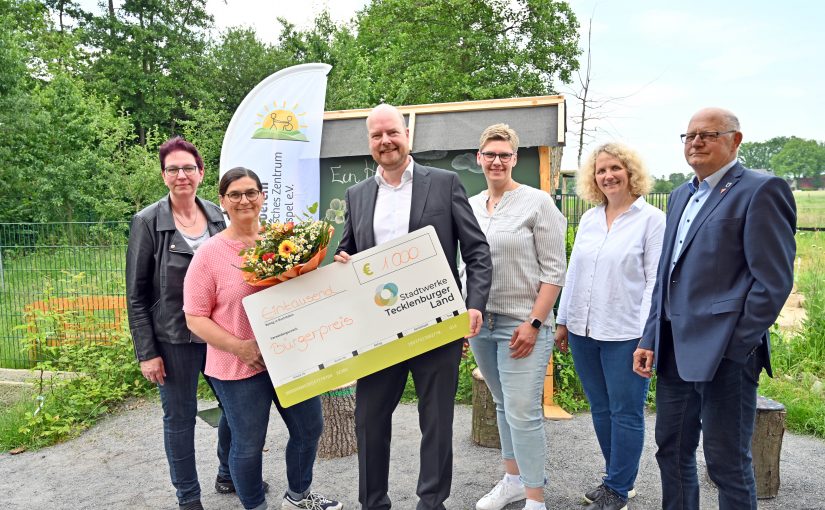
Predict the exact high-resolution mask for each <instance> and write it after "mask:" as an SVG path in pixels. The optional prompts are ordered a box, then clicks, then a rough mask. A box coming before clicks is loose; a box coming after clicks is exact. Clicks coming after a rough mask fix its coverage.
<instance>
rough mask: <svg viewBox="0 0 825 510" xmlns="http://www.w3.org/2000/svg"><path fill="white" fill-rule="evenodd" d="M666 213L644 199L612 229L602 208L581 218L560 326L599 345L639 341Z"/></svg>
mask: <svg viewBox="0 0 825 510" xmlns="http://www.w3.org/2000/svg"><path fill="white" fill-rule="evenodd" d="M664 234H665V213H663V212H662V211H660V210H659V209H657V208H656V207H654V206H652V205H650V204H648V203H647V202H646V201H645V199H644V198H643V197H639V198H637V199H636V201H635V202H633V204H632V205H631V206H630V208H629V209H628V210H627V211H625V212H623V213H622V214H620V215H619V216H617V217H616V218H615V219H614V220H613V224H612V225H611V227H610V229H609V230H608V228H607V218H606V217H605V208H604V206H603V205H600V206H598V207H594V208H593V209H590V210H589V211H587V212H585V213H584V215H582V218H581V223H580V224H579V229H578V232H577V233H576V242H575V244H574V245H573V252H572V254H571V255H570V265H569V267H568V269H567V282H566V284H565V286H564V290H563V291H562V294H561V302H560V303H559V316H558V319H557V320H556V322H557V323H559V324H564V325H566V326H567V329H568V330H569V331H571V332H572V333H574V334H576V335H579V336H588V337H590V338H593V339H595V340H632V339H636V338H640V337H641V336H642V331H643V330H644V325H645V322H646V321H647V316H648V314H649V313H650V299H651V296H652V294H653V286H654V284H655V283H656V270H657V266H658V264H659V255H660V254H661V252H662V239H663V237H664Z"/></svg>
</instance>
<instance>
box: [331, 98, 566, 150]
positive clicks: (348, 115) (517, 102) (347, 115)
mask: <svg viewBox="0 0 825 510" xmlns="http://www.w3.org/2000/svg"><path fill="white" fill-rule="evenodd" d="M549 105H558V106H559V110H560V112H562V113H561V114H560V116H559V121H560V122H559V132H560V134H559V136H560V138H561V142H564V96H532V97H514V98H507V99H483V100H481V101H461V102H454V103H434V104H417V105H407V106H399V107H398V109H399V110H400V111H401V113H403V114H411V113H420V114H427V113H445V112H467V111H475V110H499V109H502V108H529V107H535V106H549ZM370 111H372V108H359V109H355V110H332V111H328V112H324V120H336V119H362V118H366V116H367V115H369V113H370Z"/></svg>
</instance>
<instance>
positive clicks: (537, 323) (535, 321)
mask: <svg viewBox="0 0 825 510" xmlns="http://www.w3.org/2000/svg"><path fill="white" fill-rule="evenodd" d="M541 324H542V322H541V321H540V320H539V319H537V318H535V317H530V325H531V326H533V327H534V328H536V329H541Z"/></svg>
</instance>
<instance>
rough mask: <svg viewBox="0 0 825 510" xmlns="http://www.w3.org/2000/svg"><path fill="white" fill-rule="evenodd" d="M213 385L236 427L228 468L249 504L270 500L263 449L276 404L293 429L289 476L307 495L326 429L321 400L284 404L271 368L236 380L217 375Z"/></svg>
mask: <svg viewBox="0 0 825 510" xmlns="http://www.w3.org/2000/svg"><path fill="white" fill-rule="evenodd" d="M212 384H213V385H214V386H215V390H216V391H217V392H218V396H219V397H220V399H221V402H222V403H223V408H224V412H225V413H226V418H227V420H229V427H230V428H231V429H232V448H231V449H230V452H229V470H230V471H231V473H232V480H233V482H234V483H235V490H236V491H237V493H238V497H239V498H240V500H241V504H243V506H244V508H256V507H258V506H260V505H261V504H263V503H264V502H265V501H266V498H265V497H264V490H263V472H262V462H263V455H262V452H263V448H264V442H265V441H266V428H267V425H268V423H269V410H270V408H271V405H272V403H273V402H274V403H275V407H276V408H277V409H278V412H279V413H280V414H281V418H283V420H284V423H285V424H286V428H287V430H288V431H289V440H287V443H286V478H287V483H288V486H289V490H290V492H292V493H294V494H305V493H306V492H307V491H308V489H309V486H310V484H312V468H313V466H314V465H315V453H316V452H317V451H318V440H319V439H320V437H321V431H322V430H323V428H324V418H323V415H322V414H321V399H320V398H318V397H313V398H311V399H309V400H305V401H303V402H300V403H298V404H295V405H293V406H290V407H286V408H284V407H282V406H281V403H280V402H279V401H278V397H277V396H276V395H275V390H273V388H272V381H271V380H270V379H269V374H268V373H266V372H261V373H260V374H257V375H254V376H252V377H249V378H247V379H240V380H237V381H222V380H220V379H214V378H213V379H212Z"/></svg>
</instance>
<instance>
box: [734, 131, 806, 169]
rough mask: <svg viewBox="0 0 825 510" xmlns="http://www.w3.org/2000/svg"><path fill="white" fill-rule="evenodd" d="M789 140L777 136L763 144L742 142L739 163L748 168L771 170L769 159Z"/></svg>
mask: <svg viewBox="0 0 825 510" xmlns="http://www.w3.org/2000/svg"><path fill="white" fill-rule="evenodd" d="M791 138H793V137H791ZM791 138H788V137H787V136H777V137H774V138H771V139H770V140H767V141H765V142H742V144H741V145H740V146H739V161H741V162H742V164H743V165H745V166H746V167H748V168H759V169H764V170H773V167H772V166H771V158H772V157H773V156H774V155H775V154H777V153H778V152H779V151H781V150H782V147H784V146H785V144H786V143H788V140H790V139H791Z"/></svg>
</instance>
